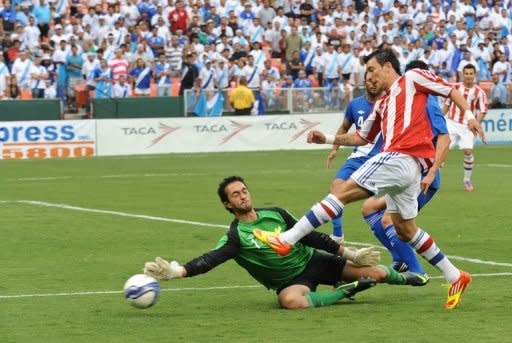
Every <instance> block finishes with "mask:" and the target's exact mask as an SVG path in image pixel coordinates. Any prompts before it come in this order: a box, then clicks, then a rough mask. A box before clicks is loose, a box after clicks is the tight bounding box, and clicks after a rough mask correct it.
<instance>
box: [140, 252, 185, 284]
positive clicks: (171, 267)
mask: <svg viewBox="0 0 512 343" xmlns="http://www.w3.org/2000/svg"><path fill="white" fill-rule="evenodd" d="M185 273H186V270H185V268H184V267H183V266H180V264H179V263H178V262H176V261H172V262H171V263H169V262H167V261H166V260H164V259H163V258H161V257H157V258H156V259H155V261H154V262H146V263H145V264H144V274H146V275H149V276H151V277H154V278H155V279H157V280H171V279H178V278H180V277H183V276H184V275H185Z"/></svg>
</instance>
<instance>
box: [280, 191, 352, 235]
mask: <svg viewBox="0 0 512 343" xmlns="http://www.w3.org/2000/svg"><path fill="white" fill-rule="evenodd" d="M342 213H343V203H342V202H341V201H340V200H339V199H338V198H337V197H335V196H334V195H333V194H329V195H327V196H326V197H325V198H324V199H323V200H322V201H320V202H319V203H316V204H315V205H313V207H311V209H310V210H309V211H308V212H307V213H306V214H305V215H304V216H303V217H302V218H300V219H299V221H298V222H297V223H296V224H295V225H294V226H293V228H291V229H290V230H287V231H285V232H283V233H281V234H280V235H279V240H280V241H281V242H283V243H287V244H295V243H297V242H298V241H299V240H300V239H301V238H302V237H304V236H306V235H307V234H309V233H310V232H311V231H313V230H314V229H316V228H317V227H319V226H320V225H322V224H324V223H326V222H328V221H330V220H332V219H333V218H334V217H336V216H338V215H341V214H342Z"/></svg>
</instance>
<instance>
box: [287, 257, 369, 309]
mask: <svg viewBox="0 0 512 343" xmlns="http://www.w3.org/2000/svg"><path fill="white" fill-rule="evenodd" d="M346 263H347V261H346V260H345V259H344V258H342V257H340V256H336V255H328V254H321V253H317V252H315V253H314V254H313V256H312V257H311V259H310V260H309V262H308V264H307V266H306V268H305V269H304V271H303V272H302V273H301V274H300V275H298V276H297V277H295V278H294V279H292V280H291V281H290V282H289V283H288V284H287V285H284V286H283V288H282V289H280V290H278V300H279V303H280V305H281V307H283V308H287V309H297V308H308V307H320V306H328V305H332V304H335V303H337V302H338V301H340V300H341V299H343V298H346V297H351V296H353V295H354V294H355V293H357V292H361V291H363V290H365V289H368V288H370V287H372V286H374V285H375V281H374V280H364V281H363V280H361V282H359V280H357V279H355V281H354V282H351V283H348V284H344V285H342V286H339V287H337V288H335V289H333V290H329V291H321V292H317V291H316V288H317V286H318V285H319V284H323V285H335V284H336V283H338V282H339V281H341V276H342V274H343V270H344V268H345V264H346ZM351 281H352V280H351Z"/></svg>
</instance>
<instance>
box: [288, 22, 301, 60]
mask: <svg viewBox="0 0 512 343" xmlns="http://www.w3.org/2000/svg"><path fill="white" fill-rule="evenodd" d="M284 49H285V52H286V61H287V62H290V61H291V60H292V58H293V53H294V51H300V49H302V40H301V39H300V36H299V35H298V32H297V27H296V26H293V27H292V30H291V33H290V35H288V36H286V39H285V40H284Z"/></svg>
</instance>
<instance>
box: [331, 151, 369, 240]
mask: <svg viewBox="0 0 512 343" xmlns="http://www.w3.org/2000/svg"><path fill="white" fill-rule="evenodd" d="M361 165H363V162H362V161H360V160H359V159H356V158H349V159H348V160H347V161H346V162H345V164H344V165H343V166H342V167H341V168H340V169H339V170H338V172H337V173H336V176H335V178H334V180H333V181H332V183H331V188H330V189H329V192H330V193H331V194H338V193H339V192H340V191H341V190H340V187H341V185H343V183H344V182H346V180H348V179H349V178H350V176H351V175H352V174H353V173H354V171H356V170H357V169H358V168H359V167H361ZM344 236H345V235H344V234H343V214H342V213H340V214H339V215H337V216H336V217H334V219H333V220H332V236H331V238H332V239H334V240H335V241H337V242H338V243H342V242H343V238H344Z"/></svg>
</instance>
